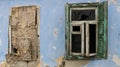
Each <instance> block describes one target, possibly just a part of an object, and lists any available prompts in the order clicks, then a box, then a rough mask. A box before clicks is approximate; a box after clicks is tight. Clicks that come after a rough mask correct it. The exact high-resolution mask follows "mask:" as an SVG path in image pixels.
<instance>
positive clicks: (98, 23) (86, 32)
mask: <svg viewBox="0 0 120 67" xmlns="http://www.w3.org/2000/svg"><path fill="white" fill-rule="evenodd" d="M106 31H107V2H101V3H74V4H68V3H67V4H66V29H65V36H66V37H65V38H66V59H86V58H107V32H106Z"/></svg>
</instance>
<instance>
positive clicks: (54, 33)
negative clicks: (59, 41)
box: [53, 28, 58, 38]
mask: <svg viewBox="0 0 120 67" xmlns="http://www.w3.org/2000/svg"><path fill="white" fill-rule="evenodd" d="M53 35H54V37H55V38H57V37H58V29H57V28H54V31H53Z"/></svg>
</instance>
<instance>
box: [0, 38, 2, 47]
mask: <svg viewBox="0 0 120 67" xmlns="http://www.w3.org/2000/svg"><path fill="white" fill-rule="evenodd" d="M0 46H2V39H1V38H0Z"/></svg>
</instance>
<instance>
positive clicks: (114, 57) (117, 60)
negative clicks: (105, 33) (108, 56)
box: [113, 55, 120, 66]
mask: <svg viewBox="0 0 120 67" xmlns="http://www.w3.org/2000/svg"><path fill="white" fill-rule="evenodd" d="M113 61H114V62H115V63H116V65H117V66H120V58H119V57H118V56H117V55H113Z"/></svg>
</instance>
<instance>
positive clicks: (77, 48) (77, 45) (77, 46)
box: [72, 34, 81, 53]
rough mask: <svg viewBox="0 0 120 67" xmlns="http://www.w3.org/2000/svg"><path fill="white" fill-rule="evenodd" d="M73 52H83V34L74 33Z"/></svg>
mask: <svg viewBox="0 0 120 67" xmlns="http://www.w3.org/2000/svg"><path fill="white" fill-rule="evenodd" d="M72 52H75V53H80V52H81V34H72Z"/></svg>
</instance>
